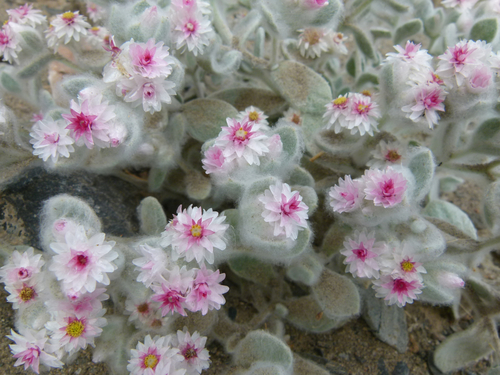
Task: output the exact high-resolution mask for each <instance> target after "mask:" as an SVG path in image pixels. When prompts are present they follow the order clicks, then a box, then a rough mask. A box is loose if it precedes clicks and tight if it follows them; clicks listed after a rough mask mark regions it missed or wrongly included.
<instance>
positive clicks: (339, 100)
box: [333, 96, 347, 105]
mask: <svg viewBox="0 0 500 375" xmlns="http://www.w3.org/2000/svg"><path fill="white" fill-rule="evenodd" d="M345 102H347V98H346V97H345V96H341V97H339V98H337V99H335V100H334V101H333V104H335V105H342V104H345Z"/></svg>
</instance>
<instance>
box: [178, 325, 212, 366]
mask: <svg viewBox="0 0 500 375" xmlns="http://www.w3.org/2000/svg"><path fill="white" fill-rule="evenodd" d="M173 342H174V345H175V346H176V347H177V348H179V352H180V354H181V355H182V356H183V357H184V358H183V360H182V362H181V363H180V364H179V368H183V369H186V370H187V372H186V375H195V374H201V372H202V371H203V370H205V369H207V368H209V367H210V355H209V354H208V350H207V349H205V344H206V342H207V338H206V337H204V336H200V334H199V333H198V332H197V331H195V332H194V333H193V334H192V335H191V334H190V333H189V332H188V331H187V329H186V328H184V331H180V330H178V331H177V336H174V340H173Z"/></svg>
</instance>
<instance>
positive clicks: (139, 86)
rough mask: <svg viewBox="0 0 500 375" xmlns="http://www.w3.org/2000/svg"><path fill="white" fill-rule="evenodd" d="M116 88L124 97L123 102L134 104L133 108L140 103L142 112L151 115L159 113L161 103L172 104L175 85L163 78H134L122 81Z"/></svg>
mask: <svg viewBox="0 0 500 375" xmlns="http://www.w3.org/2000/svg"><path fill="white" fill-rule="evenodd" d="M118 87H119V88H121V90H122V93H123V95H124V98H123V100H125V101H126V102H127V103H134V104H133V105H134V106H138V105H140V104H141V103H142V109H143V110H144V112H149V113H151V114H153V113H154V112H159V111H161V103H167V104H170V103H172V98H171V96H173V95H175V90H174V87H175V83H173V82H171V81H169V80H166V79H164V78H163V77H159V78H144V77H142V76H134V77H132V79H126V80H122V81H121V82H120V83H119V86H118Z"/></svg>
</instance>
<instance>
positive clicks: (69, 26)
mask: <svg viewBox="0 0 500 375" xmlns="http://www.w3.org/2000/svg"><path fill="white" fill-rule="evenodd" d="M50 25H51V26H52V27H53V28H54V29H53V32H54V35H55V36H56V37H57V38H58V39H59V40H62V39H63V38H64V44H68V43H69V42H70V40H71V39H74V40H76V41H77V42H78V41H80V35H87V29H88V28H90V24H89V23H88V22H87V21H86V18H85V17H84V16H82V15H80V14H78V11H77V12H65V13H63V14H58V15H57V16H56V18H55V19H54V20H53V21H52V22H51V23H50Z"/></svg>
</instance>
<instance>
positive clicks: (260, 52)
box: [253, 27, 266, 58]
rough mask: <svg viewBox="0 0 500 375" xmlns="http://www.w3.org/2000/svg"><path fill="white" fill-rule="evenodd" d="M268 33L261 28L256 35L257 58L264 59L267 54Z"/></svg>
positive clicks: (255, 53)
mask: <svg viewBox="0 0 500 375" xmlns="http://www.w3.org/2000/svg"><path fill="white" fill-rule="evenodd" d="M265 43H266V31H265V30H264V28H263V27H259V28H258V29H257V31H256V33H255V40H254V47H253V48H254V50H253V54H254V55H255V57H259V58H262V57H264V53H265Z"/></svg>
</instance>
